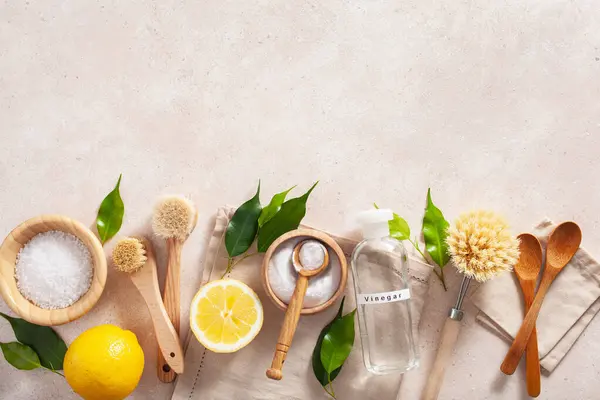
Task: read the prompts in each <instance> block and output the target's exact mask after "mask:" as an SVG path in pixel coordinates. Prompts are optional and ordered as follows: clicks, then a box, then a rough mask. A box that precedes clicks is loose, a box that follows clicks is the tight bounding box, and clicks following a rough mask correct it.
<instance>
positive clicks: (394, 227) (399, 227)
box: [388, 213, 410, 240]
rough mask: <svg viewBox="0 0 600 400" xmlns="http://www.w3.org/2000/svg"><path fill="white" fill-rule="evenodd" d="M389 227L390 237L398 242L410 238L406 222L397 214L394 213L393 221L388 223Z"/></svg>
mask: <svg viewBox="0 0 600 400" xmlns="http://www.w3.org/2000/svg"><path fill="white" fill-rule="evenodd" d="M388 225H389V226H390V236H391V237H393V238H395V239H398V240H407V239H409V238H410V226H408V222H406V220H405V219H404V218H402V217H401V216H399V215H398V214H396V213H394V219H392V220H391V221H389V222H388Z"/></svg>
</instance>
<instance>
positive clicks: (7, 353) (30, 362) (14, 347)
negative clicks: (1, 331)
mask: <svg viewBox="0 0 600 400" xmlns="http://www.w3.org/2000/svg"><path fill="white" fill-rule="evenodd" d="M0 348H2V353H3V354H4V358H6V361H8V363H9V364H10V365H12V366H13V367H15V368H17V369H22V370H26V371H29V370H32V369H36V368H39V367H40V366H41V364H40V359H39V357H38V355H37V354H35V351H33V349H32V348H31V347H29V346H26V345H24V344H22V343H19V342H10V343H0Z"/></svg>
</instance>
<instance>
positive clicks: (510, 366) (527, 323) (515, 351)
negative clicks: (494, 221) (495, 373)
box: [500, 271, 556, 375]
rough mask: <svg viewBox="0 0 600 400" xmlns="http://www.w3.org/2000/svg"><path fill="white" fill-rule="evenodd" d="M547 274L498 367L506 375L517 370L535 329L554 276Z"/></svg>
mask: <svg viewBox="0 0 600 400" xmlns="http://www.w3.org/2000/svg"><path fill="white" fill-rule="evenodd" d="M548 272H549V271H546V273H545V274H544V277H543V278H542V282H541V283H540V287H539V289H538V292H537V294H536V296H535V300H534V301H533V304H532V305H531V308H530V309H529V311H528V312H527V315H526V316H525V319H524V320H523V324H522V325H521V328H520V329H519V332H518V333H517V336H515V340H514V341H513V343H512V345H511V346H510V349H508V353H506V357H504V361H503V362H502V365H501V366H500V370H501V371H502V372H504V373H505V374H506V375H512V374H513V373H514V372H515V370H516V369H517V366H518V365H519V361H520V360H521V356H522V355H523V353H524V352H525V348H526V347H527V343H528V342H529V338H530V337H531V334H532V332H533V329H534V328H535V321H536V320H537V317H538V314H539V313H540V309H541V308H542V302H543V301H544V296H546V293H547V292H548V289H549V288H550V285H551V284H552V281H553V280H554V278H555V276H556V275H555V274H552V273H548Z"/></svg>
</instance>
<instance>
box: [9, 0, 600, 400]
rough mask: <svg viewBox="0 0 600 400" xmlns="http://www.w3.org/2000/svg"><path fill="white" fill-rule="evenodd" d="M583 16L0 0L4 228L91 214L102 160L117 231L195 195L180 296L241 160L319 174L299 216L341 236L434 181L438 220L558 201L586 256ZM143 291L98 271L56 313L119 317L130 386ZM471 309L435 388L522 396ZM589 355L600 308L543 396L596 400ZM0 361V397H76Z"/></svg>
mask: <svg viewBox="0 0 600 400" xmlns="http://www.w3.org/2000/svg"><path fill="white" fill-rule="evenodd" d="M599 25H600V7H598V4H597V2H596V1H595V0H572V1H566V0H471V1H456V0H435V1H433V0H425V1H416V0H407V1H404V0H401V1H394V2H392V1H377V0H345V1H339V0H324V1H312V0H310V1H304V2H293V1H292V2H290V1H283V0H271V1H257V2H243V1H228V0H225V1H212V0H211V1H208V0H203V1H196V2H180V1H172V0H167V1H162V2H144V1H139V0H136V1H128V2H92V1H73V0H67V1H62V2H35V1H29V2H26V1H9V0H5V1H2V2H0V143H1V145H0V182H2V184H1V186H0V210H1V212H2V213H1V215H2V217H1V219H0V234H1V235H5V234H6V233H8V232H9V231H10V229H12V228H13V227H14V226H16V225H17V224H18V223H20V222H21V221H23V220H25V219H26V218H29V217H31V216H34V215H37V214H40V213H64V214H67V215H69V216H71V217H74V218H77V219H79V220H81V221H83V222H84V223H86V224H91V223H92V222H93V220H94V217H95V211H96V207H97V206H98V204H99V203H100V201H101V199H102V197H103V196H104V195H105V194H106V193H107V192H108V191H109V190H110V189H111V188H112V186H113V185H114V183H115V181H116V179H117V177H118V174H119V173H120V172H123V176H124V177H123V183H122V194H123V197H124V199H125V202H126V205H127V215H126V219H125V223H124V226H123V233H132V232H135V231H137V230H140V229H147V227H148V217H149V215H150V212H151V209H152V203H153V200H154V199H155V198H156V197H157V196H159V195H161V194H164V193H171V192H176V193H185V194H187V195H189V196H191V197H192V198H193V199H194V200H195V201H196V202H197V204H198V207H199V210H200V215H199V220H198V227H197V229H196V231H195V232H194V234H193V235H192V236H191V237H190V240H189V243H188V244H187V246H186V248H185V249H184V254H183V261H184V274H185V275H186V276H187V277H189V278H188V279H186V280H185V283H184V286H183V301H184V303H185V302H187V301H189V300H190V298H191V296H192V294H193V292H194V291H195V289H196V286H197V280H198V279H199V277H200V271H201V269H202V267H203V266H202V264H201V260H202V255H203V247H204V246H205V242H206V239H207V236H206V233H207V232H208V231H209V230H210V229H211V222H210V220H211V217H212V214H213V213H214V211H215V210H216V208H217V207H218V206H220V205H223V204H227V203H228V204H237V203H239V202H241V201H242V200H243V199H245V198H247V197H248V196H249V195H250V194H251V193H252V191H253V190H254V187H255V184H256V180H257V179H258V178H262V180H263V181H262V182H263V189H264V193H265V194H267V193H273V192H275V191H278V190H281V189H283V188H286V187H289V186H290V185H292V184H299V185H300V187H301V188H306V187H308V185H309V184H310V183H311V182H312V181H313V180H315V179H320V180H321V183H320V185H319V186H318V188H317V189H316V191H315V192H314V194H313V196H312V197H311V200H310V208H309V211H308V215H307V217H306V222H307V223H309V224H311V225H314V226H317V227H320V228H323V229H327V230H330V231H333V232H336V233H339V234H344V233H346V232H347V231H349V230H350V229H351V228H352V224H351V221H352V217H353V216H354V215H355V214H356V213H357V212H358V211H360V210H363V209H365V208H368V207H369V206H370V204H371V202H372V201H377V202H378V203H379V204H381V205H383V206H390V207H393V208H394V209H395V210H396V211H398V212H399V213H401V214H402V215H404V216H405V217H406V218H407V219H408V221H409V222H410V224H411V225H412V226H413V227H416V226H417V224H418V222H419V219H420V217H421V209H422V205H423V202H424V199H425V192H426V190H427V187H428V186H432V188H433V195H434V200H435V201H436V202H437V204H438V205H439V206H440V207H441V208H442V209H443V210H444V211H445V213H446V215H447V216H448V217H449V218H453V217H455V216H457V214H458V213H459V212H460V211H461V210H466V209H469V208H471V207H492V208H495V209H498V210H500V211H502V212H504V213H505V214H506V215H507V216H508V217H509V218H510V220H511V221H512V222H513V223H514V225H515V228H516V229H517V230H522V229H528V228H529V227H530V226H532V225H533V224H534V223H535V222H537V221H538V220H539V219H541V217H542V216H545V215H548V216H549V217H551V218H553V219H555V220H564V219H574V220H576V221H578V222H579V223H580V224H581V226H582V229H583V232H584V239H583V243H584V245H585V246H586V247H587V248H588V249H589V250H590V251H591V253H592V254H595V255H596V256H599V255H600V233H599V231H598V227H599V217H598V210H599V208H598V207H599V204H600V189H598V176H599V175H600V162H599V157H598V153H599V152H600V101H599V99H600V30H599V29H598V26H599ZM263 201H265V202H266V201H267V198H266V196H265V197H264V198H263ZM155 243H157V244H158V241H155ZM107 248H108V249H109V250H110V248H111V245H108V246H107ZM596 249H597V250H596ZM161 250H162V249H161ZM158 255H159V259H163V260H164V252H163V251H159V254H158ZM450 281H451V290H450V292H449V293H447V294H445V293H443V292H442V291H441V290H440V287H439V286H438V285H435V284H434V285H432V289H431V298H430V303H429V304H428V305H427V306H426V310H425V314H424V316H423V325H422V338H421V349H422V355H423V365H422V367H421V369H419V370H417V371H414V372H411V373H410V374H409V375H407V377H406V378H407V379H406V380H405V382H404V387H403V391H404V392H405V393H404V396H403V397H402V398H403V399H407V400H412V399H417V398H418V393H419V391H420V388H421V386H422V384H423V380H424V378H425V372H426V371H427V369H428V368H429V365H430V362H431V359H432V357H433V351H434V349H435V347H436V345H437V335H438V333H439V329H440V327H441V325H442V323H443V320H444V315H445V313H446V310H447V309H448V307H449V305H450V304H451V303H452V302H453V301H454V298H455V291H456V286H457V279H456V278H455V277H452V276H451V277H450ZM142 305H143V303H142V299H141V297H140V296H139V295H138V294H137V293H136V291H135V289H134V287H133V285H132V284H131V283H130V282H129V280H128V279H127V278H126V277H124V276H122V275H119V274H117V273H116V272H114V271H111V272H110V274H109V278H108V285H107V288H106V291H105V293H104V295H103V297H102V299H101V301H100V303H99V304H98V305H97V307H96V308H95V309H94V310H93V311H92V312H91V313H90V314H88V315H87V316H86V317H84V318H83V319H81V320H79V321H78V322H76V323H72V324H69V325H67V326H63V327H60V328H58V330H59V331H60V333H61V334H62V335H63V336H64V338H65V339H66V340H67V341H68V342H70V341H72V340H73V339H74V338H75V337H76V336H77V335H78V334H79V333H81V332H82V331H83V330H84V329H86V328H88V327H91V326H94V325H97V324H100V323H103V322H112V323H118V324H120V325H122V326H124V327H127V328H130V329H132V330H133V331H134V332H135V333H136V334H137V335H138V336H139V338H140V341H141V343H142V345H143V346H144V350H145V352H146V356H147V359H148V363H147V367H146V371H145V374H144V376H143V381H142V385H141V386H140V387H139V389H138V390H137V391H136V392H135V394H134V395H133V396H132V398H134V399H167V398H168V397H169V393H170V391H171V390H172V387H171V386H170V385H164V384H160V383H158V382H157V380H156V377H155V373H154V357H155V353H156V348H155V346H154V338H153V336H152V334H151V333H149V329H148V327H149V326H150V325H149V324H150V320H149V316H148V315H147V313H145V312H143V311H139V310H143V306H142ZM0 310H2V311H6V306H5V305H4V304H3V303H2V304H0ZM469 311H472V310H469ZM186 315H187V313H186V312H185V310H184V318H182V319H183V320H184V321H185V319H186V318H185V316H186ZM473 319H474V315H473V313H469V314H468V317H467V318H466V321H465V326H464V329H463V332H462V335H461V337H460V339H459V342H458V347H457V354H456V357H455V359H454V366H453V368H452V369H451V370H450V372H449V373H448V375H447V378H446V382H445V385H444V392H443V395H442V397H441V398H442V399H448V400H450V399H457V400H459V399H460V400H462V399H466V398H469V399H498V400H500V399H520V398H525V395H524V394H523V393H524V382H523V378H522V375H523V374H522V372H523V371H521V370H519V372H518V374H517V375H516V376H514V377H511V378H505V377H503V376H501V375H500V373H499V371H498V366H499V363H500V361H501V359H502V357H503V354H504V352H505V351H506V347H507V346H506V344H505V343H503V342H502V341H501V340H500V339H497V338H495V337H494V336H492V335H491V334H490V333H489V332H487V331H485V330H484V329H482V328H481V327H479V326H476V325H475V324H474V321H473ZM185 330H186V329H185V327H184V329H183V331H185ZM0 340H2V341H7V340H12V334H11V332H10V330H9V328H8V326H7V324H5V323H0ZM475 348H477V349H480V350H477V351H475ZM599 362H600V321H598V320H597V319H596V320H594V321H593V322H592V323H591V325H590V327H589V328H588V329H587V330H586V331H585V333H584V335H583V336H582V337H581V338H580V340H579V342H578V343H577V344H576V345H575V347H574V348H573V350H572V351H571V352H570V353H569V354H568V355H567V357H566V359H565V360H564V362H563V363H562V365H560V366H559V367H558V368H557V369H556V371H555V372H554V373H553V374H552V376H551V377H550V378H544V379H543V380H542V385H543V393H542V396H540V398H542V399H556V400H563V399H582V400H592V399H595V398H597V394H598V392H599V391H600V383H599V382H600V380H598V372H597V370H598V369H597V364H598V363H599ZM0 374H1V376H2V379H0V397H1V398H2V399H15V400H21V399H23V400H24V399H34V398H36V399H70V398H74V396H73V395H71V394H69V393H70V392H69V388H68V386H67V385H66V383H65V382H64V381H63V380H62V378H60V377H57V376H54V375H52V374H49V373H45V372H42V371H33V372H21V371H15V370H13V369H12V368H11V367H9V366H8V365H7V364H6V363H5V362H4V361H3V360H0Z"/></svg>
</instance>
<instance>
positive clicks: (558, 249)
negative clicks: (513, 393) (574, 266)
mask: <svg viewBox="0 0 600 400" xmlns="http://www.w3.org/2000/svg"><path fill="white" fill-rule="evenodd" d="M580 244H581V229H580V228H579V226H578V225H577V224H576V223H575V222H563V223H562V224H560V225H558V226H557V227H556V228H554V230H553V231H552V233H551V234H550V237H548V246H547V248H546V269H545V271H544V275H543V277H542V282H541V283H540V287H539V289H538V292H537V294H536V296H535V300H534V301H533V304H532V305H531V308H530V309H529V311H528V312H527V315H526V316H525V320H524V321H523V324H522V325H521V328H520V329H519V332H518V333H517V336H516V337H515V340H514V341H513V344H512V346H510V349H509V350H508V353H507V354H506V357H505V358H504V361H503V362H502V366H501V367H500V370H501V371H502V372H504V373H505V374H507V375H512V374H513V373H514V372H515V370H516V369H517V365H519V361H520V359H521V356H522V355H523V352H524V351H525V347H527V341H528V340H529V337H530V336H531V333H532V332H533V328H534V326H535V320H536V319H537V316H538V314H539V313H540V308H542V302H543V301H544V296H546V293H547V292H548V289H549V288H550V285H551V284H552V282H553V281H554V279H555V278H556V276H557V275H558V273H559V272H560V271H561V270H562V269H563V268H564V267H565V265H567V263H568V262H569V261H570V260H571V258H573V256H574V255H575V252H576V251H577V249H579V245H580Z"/></svg>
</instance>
